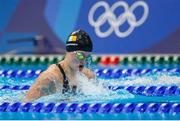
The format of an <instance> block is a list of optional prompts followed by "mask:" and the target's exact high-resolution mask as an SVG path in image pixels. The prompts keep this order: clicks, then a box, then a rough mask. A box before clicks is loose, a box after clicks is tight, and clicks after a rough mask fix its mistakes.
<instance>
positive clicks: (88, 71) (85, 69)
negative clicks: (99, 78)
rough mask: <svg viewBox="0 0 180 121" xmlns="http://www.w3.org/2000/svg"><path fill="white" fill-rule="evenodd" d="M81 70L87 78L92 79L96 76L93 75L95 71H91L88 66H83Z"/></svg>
mask: <svg viewBox="0 0 180 121" xmlns="http://www.w3.org/2000/svg"><path fill="white" fill-rule="evenodd" d="M82 72H83V73H84V74H85V75H86V76H87V77H88V78H89V79H94V78H95V77H96V76H95V73H94V72H93V71H91V70H90V69H88V68H84V69H83V70H82Z"/></svg>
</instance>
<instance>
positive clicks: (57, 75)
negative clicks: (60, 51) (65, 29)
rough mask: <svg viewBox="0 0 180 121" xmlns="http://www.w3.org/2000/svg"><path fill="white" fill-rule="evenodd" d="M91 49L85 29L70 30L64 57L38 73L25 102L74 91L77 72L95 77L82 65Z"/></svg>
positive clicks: (90, 77)
mask: <svg viewBox="0 0 180 121" xmlns="http://www.w3.org/2000/svg"><path fill="white" fill-rule="evenodd" d="M92 49H93V45H92V41H91V39H90V37H89V35H88V34H87V33H86V32H85V31H83V30H77V31H74V32H72V33H71V34H70V36H69V37H68V40H67V41H66V54H65V57H64V59H63V60H62V61H60V62H59V63H57V64H52V65H50V66H49V67H48V68H47V70H45V71H44V72H42V73H41V74H40V75H39V77H38V78H37V79H36V81H35V83H34V84H33V85H32V86H31V88H30V89H29V91H28V92H27V94H26V97H25V102H27V101H34V100H36V99H38V98H40V97H42V96H46V95H50V94H53V93H56V92H58V91H60V92H61V93H75V92H76V89H77V81H78V80H76V78H75V77H76V73H78V72H81V73H83V74H84V75H86V76H87V77H88V78H89V79H92V78H95V74H94V73H93V71H91V70H90V69H88V68H86V67H84V65H85V64H86V59H87V58H88V57H89V56H90V54H91V52H92Z"/></svg>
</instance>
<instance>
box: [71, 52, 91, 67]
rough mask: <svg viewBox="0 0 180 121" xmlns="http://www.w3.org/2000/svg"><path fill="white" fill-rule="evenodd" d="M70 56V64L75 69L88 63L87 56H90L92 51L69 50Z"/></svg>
mask: <svg viewBox="0 0 180 121" xmlns="http://www.w3.org/2000/svg"><path fill="white" fill-rule="evenodd" d="M68 54H69V55H70V56H69V62H70V63H69V64H70V66H71V67H72V68H73V69H79V68H83V66H84V65H85V64H86V58H87V57H89V56H90V52H84V51H74V52H68Z"/></svg>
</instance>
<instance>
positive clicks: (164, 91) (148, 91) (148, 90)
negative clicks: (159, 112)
mask: <svg viewBox="0 0 180 121" xmlns="http://www.w3.org/2000/svg"><path fill="white" fill-rule="evenodd" d="M29 88H30V85H23V86H20V85H15V86H9V85H3V86H0V90H28V89H29ZM108 88H109V89H110V90H112V91H117V90H120V89H124V90H127V91H129V92H130V93H133V94H138V95H146V96H171V95H180V87H177V86H108Z"/></svg>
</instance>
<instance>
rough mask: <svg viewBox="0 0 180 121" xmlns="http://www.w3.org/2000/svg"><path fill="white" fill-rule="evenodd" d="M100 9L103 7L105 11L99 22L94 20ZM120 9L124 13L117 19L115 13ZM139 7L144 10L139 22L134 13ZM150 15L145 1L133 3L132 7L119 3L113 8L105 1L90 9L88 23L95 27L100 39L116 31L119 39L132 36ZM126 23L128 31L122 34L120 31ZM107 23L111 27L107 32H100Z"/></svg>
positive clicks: (123, 2) (98, 19)
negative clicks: (136, 28)
mask: <svg viewBox="0 0 180 121" xmlns="http://www.w3.org/2000/svg"><path fill="white" fill-rule="evenodd" d="M100 7H103V8H104V9H105V11H104V13H102V14H101V15H100V16H99V17H98V18H97V20H94V14H95V12H96V11H97V9H98V8H100ZM119 7H122V8H123V10H124V12H123V13H122V14H120V15H119V16H117V17H116V15H115V14H114V11H115V10H116V9H117V8H119ZM137 7H142V8H143V15H142V16H141V18H140V19H139V20H138V21H137V18H136V16H135V15H134V13H133V12H134V10H135V9H136V8H137ZM148 13H149V8H148V5H147V4H146V3H145V2H144V1H137V2H135V3H133V4H132V6H130V7H129V5H128V4H127V3H126V2H125V1H118V2H116V3H114V4H113V5H112V6H111V7H110V6H109V4H108V3H106V2H105V1H100V2H97V3H96V4H94V5H93V6H92V8H91V9H90V11H89V15H88V21H89V23H90V25H92V26H94V28H95V32H96V35H97V36H99V37H102V38H104V37H108V36H109V35H111V34H112V32H113V31H114V32H115V34H116V35H117V36H118V37H120V38H123V37H127V36H128V35H130V34H131V33H132V32H133V30H134V29H135V27H138V26H140V25H142V24H143V23H144V22H145V20H146V19H147V17H148ZM126 21H127V22H128V24H129V28H128V29H127V30H126V31H123V32H122V31H120V30H119V28H120V27H121V25H123V24H124V23H125V22H126ZM106 22H108V23H109V24H110V27H109V28H108V29H107V30H106V31H104V32H102V31H101V30H100V27H101V26H103V24H105V23H106Z"/></svg>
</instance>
